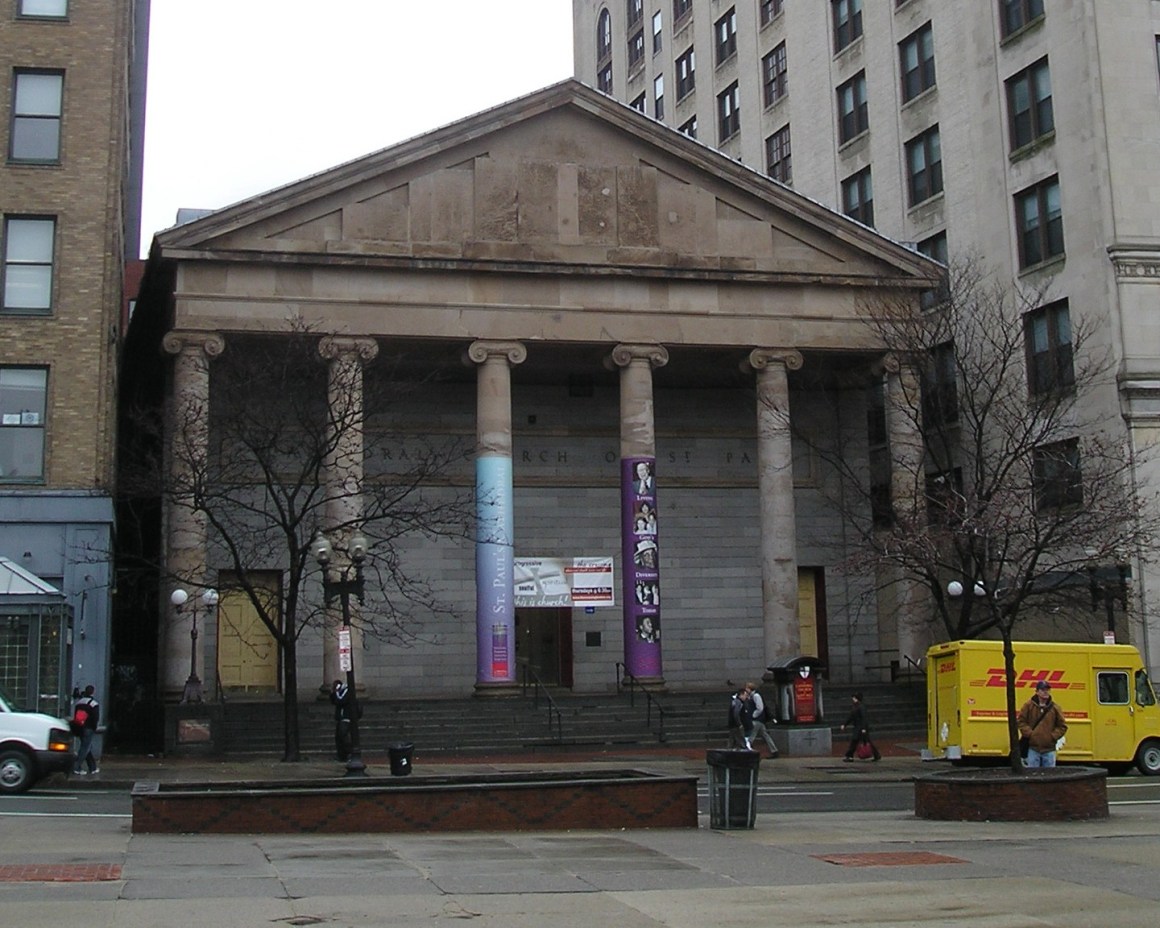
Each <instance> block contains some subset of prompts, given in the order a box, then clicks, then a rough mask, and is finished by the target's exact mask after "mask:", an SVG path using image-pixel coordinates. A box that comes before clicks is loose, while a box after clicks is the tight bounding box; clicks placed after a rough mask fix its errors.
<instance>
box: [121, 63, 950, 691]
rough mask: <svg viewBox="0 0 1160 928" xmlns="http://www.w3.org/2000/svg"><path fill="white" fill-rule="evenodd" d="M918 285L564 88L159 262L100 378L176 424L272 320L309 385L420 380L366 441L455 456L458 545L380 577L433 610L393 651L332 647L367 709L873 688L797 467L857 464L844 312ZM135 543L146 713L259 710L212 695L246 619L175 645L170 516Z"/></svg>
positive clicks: (264, 672)
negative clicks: (641, 683) (195, 681)
mask: <svg viewBox="0 0 1160 928" xmlns="http://www.w3.org/2000/svg"><path fill="white" fill-rule="evenodd" d="M937 270H938V266H937V265H935V264H933V263H932V262H930V261H928V260H927V259H925V258H923V257H922V256H920V255H918V254H916V253H914V252H913V251H911V250H909V249H907V248H906V247H904V246H902V245H900V244H898V243H896V242H893V241H890V240H888V239H886V238H884V237H882V236H880V235H878V234H876V233H875V232H873V231H872V230H869V229H867V228H865V227H863V226H861V225H859V224H858V223H855V222H853V221H851V220H848V219H846V218H844V217H841V216H839V215H837V214H835V213H833V212H831V211H829V210H827V209H826V208H824V207H822V206H820V205H819V204H817V203H816V202H814V201H812V200H810V199H808V198H806V197H803V196H801V195H799V194H796V193H794V192H793V191H792V190H789V189H787V188H785V187H782V186H781V185H778V184H776V183H774V182H772V181H769V180H768V179H766V178H764V177H763V176H761V175H760V174H758V173H756V172H754V171H751V170H749V169H747V168H745V167H744V166H742V165H740V164H738V163H737V162H735V161H732V160H730V159H729V158H727V157H725V156H723V155H721V154H719V153H717V152H715V151H713V150H711V149H709V148H707V147H705V146H702V145H700V144H698V143H697V142H695V141H692V140H690V139H688V138H686V137H684V136H682V135H680V134H679V133H677V132H675V131H673V130H671V129H668V128H666V127H665V126H663V125H660V124H658V123H656V122H654V121H652V120H649V119H646V118H645V117H643V116H641V115H640V114H639V113H637V112H635V111H633V110H632V109H631V108H629V107H627V106H624V105H622V104H619V103H617V102H615V101H613V100H611V99H610V98H608V97H606V96H604V95H602V94H598V93H596V92H595V91H593V90H591V89H590V88H587V87H585V86H583V85H581V84H579V83H578V82H575V81H566V82H564V83H561V84H558V85H555V86H552V87H549V88H546V89H544V90H542V91H539V92H537V93H534V94H531V95H529V96H526V97H523V98H520V99H518V100H515V101H513V102H511V103H508V104H505V105H503V106H499V107H497V108H494V109H492V110H488V111H486V112H483V113H481V114H478V115H476V116H473V117H470V118H468V119H465V120H462V121H460V122H458V123H455V124H453V125H450V126H448V127H445V128H442V129H439V130H436V131H434V132H432V133H430V134H428V135H424V136H421V137H419V138H416V139H412V140H410V141H407V142H404V143H402V144H400V145H398V146H395V147H392V148H389V149H386V150H384V151H381V152H378V153H374V154H371V155H368V156H366V157H364V158H362V159H359V160H356V161H353V162H350V163H348V164H345V165H341V166H339V167H336V168H334V169H332V170H330V171H327V172H325V173H322V174H319V175H316V176H313V177H309V178H306V179H304V180H302V181H299V182H296V183H294V184H290V185H288V186H286V187H283V188H280V189H278V190H275V191H272V192H270V193H268V194H264V195H262V196H259V197H255V198H253V199H251V200H248V201H245V202H242V203H239V204H236V205H234V206H231V207H228V208H225V209H222V210H219V211H217V212H215V213H211V214H209V215H208V216H205V217H204V218H200V219H198V220H195V221H193V222H191V223H189V224H186V225H183V226H179V227H176V228H173V229H170V230H167V231H165V232H162V233H160V234H159V235H158V236H157V237H156V239H155V241H154V245H153V249H152V253H151V255H150V258H149V266H148V268H147V271H146V279H145V285H144V287H143V290H142V294H141V297H140V299H139V301H138V306H137V311H136V316H135V318H134V325H135V326H139V331H138V333H137V335H138V338H137V339H135V340H131V351H135V352H138V353H139V356H140V358H141V359H142V364H145V363H155V359H156V358H157V357H162V358H164V365H165V376H166V378H167V381H168V384H169V387H168V389H169V390H170V391H171V393H172V396H173V397H175V398H176V401H177V402H180V401H181V400H182V398H183V397H185V398H188V397H193V398H195V399H197V400H198V401H209V400H210V398H211V397H212V396H213V395H214V389H215V387H220V386H221V385H220V384H217V385H215V384H214V377H215V363H218V360H217V359H220V358H222V357H224V356H225V355H226V354H227V353H228V352H230V351H236V350H244V345H245V341H246V339H247V338H252V337H254V336H255V335H270V334H277V333H280V332H286V333H288V332H289V331H290V329H291V327H292V326H294V325H300V326H306V327H308V328H309V329H310V330H311V331H314V332H318V333H319V334H320V335H323V336H325V337H323V338H320V347H319V350H320V356H319V364H326V365H329V366H330V370H331V371H332V375H333V373H334V372H335V371H336V370H339V369H345V370H349V369H350V366H351V365H353V366H355V368H356V369H357V368H359V367H363V366H366V367H367V368H368V369H369V368H370V366H373V365H374V364H375V363H376V357H377V356H379V355H382V354H388V353H389V354H390V355H391V356H399V357H405V358H406V359H407V364H408V367H409V368H411V369H413V370H419V371H427V372H436V371H437V372H439V374H440V376H438V377H436V378H433V379H431V380H430V382H429V383H427V382H425V383H424V385H423V387H422V388H421V390H419V391H417V392H416V393H415V394H414V396H413V397H412V399H411V400H410V401H409V403H410V405H409V406H404V407H403V408H401V409H398V410H394V411H393V412H392V415H398V416H400V417H402V418H403V419H405V420H406V421H407V423H408V429H410V430H412V431H416V432H426V433H427V434H429V435H441V436H452V437H455V438H458V439H461V440H462V441H463V443H464V444H465V445H466V446H467V447H469V448H470V449H472V452H471V454H470V455H468V456H467V457H465V458H464V459H463V460H462V462H461V465H460V466H458V467H457V468H456V469H454V470H453V472H452V473H451V474H449V481H450V483H451V484H453V485H455V486H459V487H462V488H465V489H467V490H469V491H472V492H474V493H475V495H476V499H477V506H478V509H477V516H478V525H477V526H476V528H475V534H474V538H473V539H466V540H463V541H460V542H456V541H446V542H440V543H432V544H416V545H415V546H414V548H413V549H412V550H410V551H409V552H406V553H405V556H404V561H405V562H406V563H405V565H404V566H405V568H406V569H413V570H414V571H415V572H417V573H420V574H422V575H424V576H426V577H428V578H430V579H431V581H432V582H433V583H434V584H435V585H436V586H437V587H438V589H439V592H440V594H441V596H442V597H443V598H444V600H445V601H447V602H449V603H451V604H452V606H453V609H452V610H451V614H449V615H445V616H439V617H435V616H431V617H427V619H426V620H424V619H423V617H419V620H420V625H419V628H418V630H417V634H416V635H415V636H414V638H413V639H412V640H411V641H410V642H409V643H408V645H407V646H406V647H405V648H403V647H398V646H395V645H392V644H390V643H385V642H382V641H378V640H377V639H373V638H371V637H370V636H367V637H365V638H364V639H363V640H362V641H361V647H359V648H358V654H357V661H358V666H359V680H360V684H362V685H364V686H365V687H366V689H367V691H368V693H370V694H373V695H377V696H382V697H388V698H390V697H407V696H419V695H421V694H422V695H429V694H446V695H453V694H467V693H471V692H482V691H486V690H488V689H489V688H498V689H500V690H502V689H503V688H504V687H506V686H510V685H511V684H512V683H514V682H516V680H517V670H518V667H519V665H520V664H521V663H526V664H530V665H531V666H532V667H533V668H534V669H535V670H536V672H537V673H538V674H539V675H540V677H541V678H542V679H544V680H545V682H547V683H550V684H557V685H560V686H567V687H571V688H573V689H575V690H576V691H581V692H584V691H588V692H593V691H600V690H603V689H607V688H610V687H611V686H613V685H614V684H615V682H616V680H617V678H618V675H619V674H623V673H625V672H628V673H631V674H633V675H634V676H636V677H637V678H638V679H641V680H646V681H653V682H655V683H658V684H659V683H662V682H663V684H664V685H666V686H669V687H672V688H688V689H693V688H705V687H717V686H720V685H721V684H722V681H724V680H725V679H727V678H733V679H743V678H746V677H754V676H758V675H760V673H761V671H762V670H763V669H764V668H765V667H766V666H767V665H768V664H769V663H771V662H773V661H776V660H779V659H782V658H787V657H793V656H797V655H799V654H810V655H816V656H818V657H820V658H821V659H822V660H823V661H824V663H825V664H826V666H827V668H828V671H827V672H828V674H829V675H830V677H831V678H833V679H846V680H871V679H881V678H883V677H884V675H885V674H887V673H888V667H889V664H890V662H891V661H892V660H900V659H903V660H904V659H905V656H907V655H909V656H911V657H915V658H917V657H919V656H920V655H921V653H922V651H923V647H924V644H925V641H924V640H923V639H922V633H921V630H920V629H919V628H917V627H916V626H914V625H913V624H907V623H906V622H904V621H903V618H904V616H903V614H904V612H905V610H900V609H896V608H895V607H894V604H892V603H891V602H888V601H885V600H882V599H881V598H880V597H879V596H877V595H876V594H875V593H874V589H873V588H874V586H875V583H874V580H873V578H867V577H864V576H859V575H857V574H855V573H852V572H850V571H848V570H847V569H846V568H845V567H844V561H845V560H846V554H847V553H848V552H844V551H843V549H842V544H841V541H840V540H841V538H842V535H843V527H842V524H841V520H840V518H839V517H838V516H837V515H836V514H835V512H834V510H833V509H832V508H831V507H829V506H827V505H826V502H825V499H826V496H827V493H828V490H829V489H832V485H833V482H834V480H835V479H836V477H835V475H834V474H832V473H830V472H829V470H828V469H827V468H826V466H825V465H824V463H823V462H822V460H821V459H820V458H819V457H818V456H817V455H815V454H814V453H812V452H811V445H812V444H813V443H818V444H834V443H836V441H837V436H839V435H840V436H841V440H842V442H843V444H844V445H845V446H846V447H847V448H848V449H850V451H849V453H854V454H858V455H860V456H864V457H865V458H866V459H867V460H868V444H867V443H868V438H867V426H866V423H867V411H868V410H867V405H866V399H865V395H866V390H865V387H866V386H867V385H869V384H871V383H874V382H877V383H878V384H879V385H882V384H883V383H885V387H884V389H885V395H887V396H889V395H890V392H891V384H890V381H891V379H892V378H893V377H895V376H896V375H894V374H891V372H890V365H889V363H886V362H887V359H885V358H883V356H882V351H881V349H880V347H879V346H877V345H876V344H875V343H874V340H873V337H872V333H871V332H870V329H869V328H868V327H867V326H866V325H865V324H864V323H863V320H862V316H861V314H860V307H864V306H865V305H866V303H867V301H871V300H873V299H874V298H875V295H876V294H880V293H882V292H884V291H886V290H889V291H890V292H894V293H897V292H898V291H899V290H902V291H909V292H912V293H913V294H914V301H915V306H917V305H918V300H919V294H920V293H921V291H922V290H924V289H927V288H929V287H930V286H931V284H932V281H933V280H934V279H935V278H936V275H937ZM239 346H242V347H239ZM146 359H151V360H149V361H148V362H146ZM126 363H127V364H130V365H131V364H132V363H133V358H132V355H131V354H130V355H129V356H127V358H126ZM344 366H345V367H344ZM823 384H825V385H828V386H829V387H833V385H835V384H846V385H850V386H848V388H844V389H841V390H836V391H835V390H833V389H828V390H825V391H823V390H821V389H820V385H823ZM823 394H824V395H823ZM834 395H840V396H841V397H842V398H843V400H842V402H841V404H839V405H837V406H835V405H834V404H833V402H832V397H833V396H834ZM366 414H367V416H368V418H370V417H373V416H374V415H375V410H372V409H368V410H366ZM887 414H888V415H887V417H888V421H890V422H891V423H892V425H891V428H894V429H898V428H902V427H903V425H902V424H901V420H902V417H897V418H894V417H891V416H890V415H889V409H888V410H887ZM212 421H213V420H212V412H211V416H210V418H209V422H210V423H211V425H210V426H209V428H210V429H212ZM807 439H808V440H807ZM203 440H204V441H205V446H206V448H207V449H210V448H212V435H211V434H208V430H207V434H205V435H204V438H203ZM902 440H905V437H903V438H902ZM399 453H400V454H405V453H406V448H405V445H401V446H400V448H399ZM867 467H868V465H867ZM364 476H366V474H363V473H359V474H356V478H357V479H362V478H363V477H364ZM329 479H332V480H339V479H342V477H341V475H336V474H331V475H330V478H329ZM160 526H161V535H162V537H161V539H160V543H159V548H160V550H161V551H162V553H163V556H164V560H165V563H164V566H163V568H162V569H161V570H160V571H159V573H158V584H159V590H158V596H157V599H158V613H159V615H158V625H159V629H160V630H159V632H158V645H157V647H158V660H159V667H160V668H161V670H160V673H161V679H160V687H161V689H162V691H163V694H166V695H168V696H170V697H172V696H173V695H174V694H176V693H179V692H180V691H181V685H182V682H183V681H184V680H185V677H186V674H187V673H188V672H189V669H190V666H191V659H192V662H193V664H194V666H195V667H196V668H198V669H199V670H200V674H201V677H202V679H205V680H214V679H215V678H216V679H218V680H220V681H221V682H222V684H223V685H224V686H225V687H226V689H227V690H228V689H230V688H233V687H238V688H241V689H247V688H253V689H258V690H261V689H262V688H269V689H273V690H276V689H277V688H278V685H279V684H278V681H277V679H276V670H275V671H274V674H273V676H270V673H269V668H265V669H263V668H260V667H258V668H254V667H250V668H242V669H241V670H239V669H238V668H236V667H230V668H228V670H227V672H226V674H225V677H224V678H223V667H224V665H223V659H224V658H223V655H225V654H226V653H227V652H230V651H231V649H232V650H233V651H236V650H237V648H236V647H235V645H236V644H237V642H231V641H229V640H227V639H228V638H230V637H231V636H234V637H236V636H238V635H257V636H260V635H261V634H262V633H261V630H260V629H254V628H252V627H251V630H250V631H239V629H244V628H247V627H249V626H247V625H246V623H245V622H239V621H235V620H231V621H229V622H226V621H223V620H221V619H220V618H216V619H215V617H213V616H211V617H208V618H207V619H206V620H205V624H204V628H203V635H202V638H201V644H200V646H196V645H195V647H198V650H196V651H195V652H194V653H193V654H192V655H191V653H190V648H191V643H190V637H189V629H188V624H187V623H188V617H187V616H181V615H179V614H176V613H174V611H173V609H172V607H170V606H169V605H168V602H169V599H168V594H169V591H170V589H172V587H173V586H175V585H178V583H179V581H180V583H181V584H183V585H185V586H189V585H191V584H192V585H198V584H201V585H204V586H211V587H223V588H224V587H225V586H226V583H225V581H224V579H223V577H222V572H223V571H224V569H225V566H226V565H225V564H224V563H223V562H221V561H220V559H219V558H217V556H216V554H215V551H216V548H215V544H214V540H213V538H212V537H211V533H210V532H209V530H208V529H207V527H206V526H205V525H204V523H199V522H198V520H197V519H196V518H194V517H192V516H190V515H189V513H188V512H187V511H179V510H177V509H170V510H168V511H167V512H164V513H162V516H161V519H160ZM319 530H320V531H323V532H325V531H326V526H319ZM270 566H271V569H270V574H271V577H270V582H271V586H272V588H274V589H278V587H279V584H282V583H285V574H284V572H282V571H281V569H280V567H279V565H270ZM561 570H562V571H563V573H565V574H567V575H568V579H567V581H566V582H564V584H563V587H561V588H562V589H563V590H564V593H563V594H561V595H562V598H558V599H552V598H551V597H549V596H547V594H544V593H543V590H544V589H546V588H547V587H549V586H551V583H548V577H549V574H551V575H552V576H553V577H554V578H555V580H554V581H553V582H557V583H558V582H559V577H558V576H557V574H558V573H560V571H561ZM585 572H587V574H585ZM517 574H519V576H520V577H522V578H523V580H524V581H526V583H517V578H516V575H517ZM586 575H590V576H591V578H592V579H591V580H590V582H585V581H584V580H583V576H586ZM577 576H580V577H581V579H577ZM541 581H543V582H541ZM525 587H527V589H525ZM528 589H531V590H532V591H533V592H532V593H530V594H529V593H528V592H527V590H528ZM536 590H539V591H540V593H539V594H537V593H536V592H535V591H536ZM283 593H284V591H283ZM303 595H304V596H306V597H313V598H314V599H320V598H321V589H320V585H319V584H317V583H315V582H314V581H313V580H311V581H308V582H307V584H306V586H305V588H304V590H303ZM375 595H376V594H375V591H374V590H372V589H368V598H367V604H366V607H365V608H366V609H367V610H373V609H374V608H375V607H374V603H375ZM537 595H542V598H540V599H537V598H536V597H537ZM222 596H223V600H222V606H223V611H224V609H225V606H226V601H227V593H226V591H225V590H224V589H223V593H222ZM529 597H530V598H529ZM235 605H236V604H235ZM911 618H913V617H911ZM333 639H334V636H333V635H332V634H331V633H330V632H319V633H317V634H315V633H310V634H308V635H307V637H306V638H305V639H304V641H303V643H302V647H301V649H300V653H299V661H298V665H299V677H300V679H301V680H302V681H303V682H302V687H301V689H302V692H303V693H309V694H312V693H313V690H314V686H315V685H316V683H319V682H322V681H326V680H330V679H333V678H334V676H335V675H336V671H337V668H338V652H337V647H336V645H335V642H334V640H333ZM249 650H251V651H256V650H260V649H256V648H249ZM620 665H622V666H620Z"/></svg>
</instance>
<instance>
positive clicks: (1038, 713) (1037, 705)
mask: <svg viewBox="0 0 1160 928" xmlns="http://www.w3.org/2000/svg"><path fill="white" fill-rule="evenodd" d="M1018 721H1019V734H1020V735H1021V736H1022V737H1024V738H1026V739H1027V761H1026V763H1027V766H1028V767H1054V766H1055V744H1056V742H1057V741H1059V739H1060V738H1062V737H1063V735H1064V732H1066V731H1067V722H1065V721H1064V720H1063V712H1062V711H1060V708H1059V706H1057V705H1056V704H1055V703H1054V702H1052V701H1051V684H1050V683H1048V682H1047V681H1046V680H1040V681H1039V682H1038V683H1036V684H1035V695H1034V696H1032V697H1031V698H1030V699H1029V700H1027V702H1026V703H1024V705H1023V708H1022V709H1020V710H1019V718H1018Z"/></svg>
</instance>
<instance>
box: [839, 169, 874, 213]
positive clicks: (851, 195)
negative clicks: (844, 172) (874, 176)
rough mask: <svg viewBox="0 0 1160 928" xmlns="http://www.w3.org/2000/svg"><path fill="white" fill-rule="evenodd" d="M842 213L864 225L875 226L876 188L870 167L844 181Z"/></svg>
mask: <svg viewBox="0 0 1160 928" xmlns="http://www.w3.org/2000/svg"><path fill="white" fill-rule="evenodd" d="M842 212H844V213H845V214H846V215H847V216H849V217H850V218H852V219H857V220H858V221H859V222H860V223H862V224H863V225H867V226H873V225H874V188H873V185H872V184H871V183H870V168H869V167H865V168H862V170H861V171H859V172H858V173H857V174H851V175H850V176H849V177H847V178H846V179H845V180H844V181H842Z"/></svg>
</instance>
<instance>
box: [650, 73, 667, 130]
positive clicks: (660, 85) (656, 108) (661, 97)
mask: <svg viewBox="0 0 1160 928" xmlns="http://www.w3.org/2000/svg"><path fill="white" fill-rule="evenodd" d="M653 115H654V116H655V117H656V118H657V119H664V118H665V76H664V75H663V74H658V75H657V76H656V77H654V78H653Z"/></svg>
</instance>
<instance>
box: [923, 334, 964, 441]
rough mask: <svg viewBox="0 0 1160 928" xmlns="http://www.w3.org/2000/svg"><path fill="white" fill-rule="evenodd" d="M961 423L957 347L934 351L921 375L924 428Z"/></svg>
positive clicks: (952, 345)
mask: <svg viewBox="0 0 1160 928" xmlns="http://www.w3.org/2000/svg"><path fill="white" fill-rule="evenodd" d="M958 421H959V385H958V365H957V364H956V363H955V346H954V343H952V342H946V343H944V344H942V345H938V346H936V347H935V348H932V349H931V351H930V354H929V356H928V357H927V363H926V366H925V368H924V369H923V372H922V422H923V426H924V427H925V428H932V427H938V426H945V425H949V424H951V423H952V422H958Z"/></svg>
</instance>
